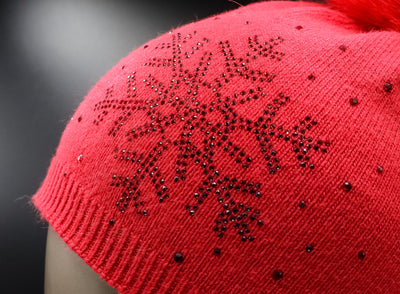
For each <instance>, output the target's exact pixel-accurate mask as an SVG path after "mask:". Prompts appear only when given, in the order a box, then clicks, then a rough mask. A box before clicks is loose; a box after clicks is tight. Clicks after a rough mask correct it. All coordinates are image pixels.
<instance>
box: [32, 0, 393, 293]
mask: <svg viewBox="0 0 400 294" xmlns="http://www.w3.org/2000/svg"><path fill="white" fill-rule="evenodd" d="M350 2H354V1H349V3H350ZM393 3H394V4H393V5H399V2H398V1H393ZM396 3H397V4H396ZM393 7H394V6H393ZM344 11H345V10H344ZM376 13H378V12H376ZM378 18H379V17H378ZM383 23H385V22H383ZM391 23H393V22H391ZM380 24H381V23H379V22H378V23H374V24H373V25H371V26H370V27H368V29H369V30H368V31H366V30H364V29H363V28H365V26H360V25H359V21H358V20H357V18H356V17H355V18H354V19H353V18H350V17H349V16H347V15H346V14H345V13H343V12H340V11H339V10H334V9H332V8H330V7H328V6H327V5H322V4H315V3H306V2H259V3H254V4H251V5H248V6H245V7H241V8H239V9H236V10H234V11H230V12H227V13H223V14H220V15H218V16H213V17H209V18H207V19H205V20H201V21H198V22H195V23H191V24H188V25H185V26H182V27H180V28H177V29H173V30H171V31H170V32H168V33H167V34H164V35H162V36H160V37H158V38H156V39H154V40H151V41H150V42H148V43H147V44H146V45H144V46H142V47H140V48H138V49H136V50H134V51H133V52H132V53H130V54H129V55H128V56H127V57H125V58H123V59H122V60H121V61H120V62H119V63H118V64H117V65H116V66H115V67H114V68H112V69H111V70H110V71H109V72H108V73H107V74H106V75H105V76H104V77H103V78H102V79H101V80H100V81H99V82H98V83H97V84H96V85H95V86H94V87H93V88H92V89H91V91H90V92H89V94H88V95H87V96H86V97H85V99H84V100H83V102H82V103H81V104H80V106H79V107H78V109H77V110H76V113H75V114H74V116H73V118H72V119H71V121H70V122H69V123H68V125H67V127H66V129H65V131H64V133H63V135H62V138H61V141H60V144H59V146H58V149H57V152H56V154H55V156H54V157H53V159H52V161H51V165H50V167H49V169H48V173H47V176H46V178H45V179H44V181H43V183H42V185H41V187H40V189H39V190H38V191H37V193H36V194H35V195H34V196H33V198H32V201H33V203H34V205H35V206H36V207H37V209H38V210H39V211H40V214H41V216H42V217H43V218H45V219H46V220H47V221H48V222H49V224H50V225H51V226H52V227H53V228H54V229H55V231H57V232H58V234H59V235H60V236H61V237H62V238H63V240H64V241H65V242H66V243H67V244H68V245H69V247H70V248H71V249H72V250H74V251H75V252H76V253H77V254H78V255H79V256H80V257H81V258H82V259H83V260H84V262H85V263H87V264H88V265H89V266H90V267H91V268H93V270H94V271H96V272H97V273H98V274H99V275H100V276H101V278H102V279H104V280H106V281H107V282H108V283H109V284H110V285H111V286H112V287H114V288H116V289H117V290H118V291H119V292H120V293H124V294H128V293H139V292H140V293H399V291H400V290H399V289H400V147H399V146H400V33H399V32H396V31H395V30H393V28H396V27H391V26H380ZM371 28H372V30H371ZM397 29H399V27H397Z"/></svg>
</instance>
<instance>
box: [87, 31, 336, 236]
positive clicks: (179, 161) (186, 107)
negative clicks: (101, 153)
mask: <svg viewBox="0 0 400 294" xmlns="http://www.w3.org/2000/svg"><path fill="white" fill-rule="evenodd" d="M209 42H210V40H209V39H207V38H200V37H197V32H196V31H195V32H193V34H188V35H186V36H182V35H181V34H180V33H174V34H171V42H168V43H160V44H158V45H157V46H156V47H155V49H158V50H162V51H165V50H171V56H169V57H160V58H157V57H153V58H151V59H149V60H147V61H146V62H145V63H144V64H143V66H145V67H151V68H154V69H157V70H154V73H153V74H148V75H147V76H146V78H145V79H144V80H143V81H142V83H143V84H141V85H140V87H145V88H148V90H150V92H151V93H153V95H151V97H148V98H146V99H143V98H140V97H137V93H136V87H137V86H138V85H137V83H138V81H137V79H136V72H132V73H131V74H130V75H129V76H128V77H127V82H126V87H127V92H126V99H125V100H124V99H117V98H114V94H113V86H111V87H110V88H108V89H107V91H106V95H105V99H104V100H102V101H100V102H99V103H97V104H96V105H95V107H94V111H96V112H97V113H98V116H97V119H96V120H94V121H93V123H94V124H96V125H99V124H100V123H102V121H103V118H104V117H105V116H107V114H108V112H109V111H118V113H120V116H119V118H118V120H117V121H115V122H114V125H113V126H112V127H111V128H110V129H109V130H108V135H109V136H113V137H115V136H125V137H126V142H127V144H128V146H129V142H131V143H132V144H131V146H132V147H133V142H134V141H135V140H137V139H140V138H142V137H144V138H145V137H146V136H160V138H161V139H160V140H159V142H158V143H157V144H156V145H155V146H152V147H151V148H150V149H148V150H149V151H148V152H145V153H140V152H137V151H135V150H134V149H132V150H128V149H121V148H120V147H118V146H116V147H115V149H114V155H113V156H114V158H115V160H118V161H120V162H121V164H122V162H126V163H127V164H131V165H132V171H133V172H134V175H119V176H117V175H112V181H111V186H114V187H116V188H118V189H121V188H123V189H122V190H123V191H122V192H121V193H122V194H121V197H120V199H119V200H118V201H117V202H116V206H117V207H118V209H119V211H120V212H121V213H124V212H125V210H126V209H128V206H135V208H136V209H137V212H138V214H140V215H148V214H149V212H148V210H147V209H146V207H145V206H146V205H145V203H144V202H145V199H144V200H143V199H142V198H143V194H144V193H143V191H141V189H140V184H141V181H142V180H143V179H145V177H150V178H151V182H152V184H153V185H154V188H155V190H156V191H157V192H156V193H157V197H158V198H159V202H160V203H162V202H164V201H167V199H168V198H169V197H170V195H169V192H168V191H169V189H168V187H169V185H174V184H176V183H177V182H182V181H183V182H184V181H185V180H186V167H187V166H188V165H190V166H196V167H197V168H199V169H201V170H202V173H203V178H202V179H201V180H199V185H198V186H197V187H194V189H195V191H194V192H193V203H191V204H187V206H186V209H187V211H188V215H189V216H190V215H191V216H193V215H195V212H196V210H198V209H199V208H200V206H201V205H202V204H203V203H204V201H209V199H210V198H211V199H212V200H214V201H218V203H219V204H220V210H219V211H217V212H216V219H215V226H214V228H213V230H214V231H215V233H216V235H217V236H218V237H223V235H224V233H225V232H226V231H227V230H228V227H229V226H233V227H234V229H235V230H236V231H237V233H238V235H239V236H240V239H241V240H242V241H246V240H249V241H253V240H254V239H255V236H253V235H252V234H251V228H252V226H253V225H254V224H257V225H262V224H263V221H262V219H261V218H260V210H259V209H258V208H255V207H251V206H250V205H248V204H246V203H243V202H240V201H237V200H236V199H237V196H238V194H242V195H244V194H250V195H253V196H254V197H256V198H260V197H262V193H261V185H262V184H261V183H254V182H252V181H251V180H249V179H246V178H244V177H239V176H235V177H232V176H228V175H227V174H226V172H225V171H224V170H223V169H220V170H218V169H217V168H216V166H215V163H214V158H215V157H216V154H220V155H221V154H226V155H225V157H226V158H228V159H229V160H233V162H234V163H235V164H236V165H237V167H238V169H248V168H250V167H251V166H252V165H253V164H254V153H255V152H258V153H259V154H262V156H263V158H264V160H265V167H266V169H267V170H268V171H269V174H270V175H271V176H274V175H275V174H277V173H278V172H280V171H281V170H282V167H281V164H280V158H279V153H278V151H277V150H276V149H275V148H274V146H276V145H277V143H278V142H279V141H282V143H280V144H286V145H287V147H288V148H291V149H292V151H293V156H294V157H295V158H296V159H297V160H298V161H299V166H300V168H307V167H308V168H310V169H314V168H315V166H314V163H312V158H313V156H315V155H316V154H318V153H326V152H327V147H328V146H329V142H326V141H322V140H315V139H314V138H313V137H312V136H310V135H308V133H309V132H311V131H312V129H313V128H315V127H316V125H317V122H316V121H315V120H313V119H311V117H310V116H307V117H305V118H304V120H301V121H300V122H299V124H298V125H295V126H293V127H283V126H277V125H276V122H275V118H276V116H277V115H278V114H279V113H280V112H281V111H282V109H284V107H285V106H286V105H287V104H288V103H290V98H289V97H288V96H286V95H284V94H283V93H281V94H279V95H278V96H277V97H276V98H273V99H271V98H270V97H269V96H268V95H267V93H268V86H269V84H270V83H273V80H274V78H275V77H276V74H274V73H272V72H266V71H263V70H260V69H258V68H254V67H253V66H252V62H253V61H254V60H256V59H259V58H263V59H265V60H268V61H269V62H280V61H281V59H282V58H284V56H285V53H284V52H281V51H279V47H280V45H281V43H283V42H284V40H283V39H282V38H280V37H277V38H275V39H270V40H267V41H262V40H260V39H259V37H258V36H257V35H256V36H252V37H249V38H248V39H247V48H248V51H247V52H235V50H234V46H233V45H232V44H231V42H230V41H229V40H224V41H220V42H219V43H218V44H219V51H218V52H211V51H207V44H208V43H209ZM189 44H190V45H189ZM187 47H190V49H189V50H187V51H186V50H185V49H184V48H187ZM200 49H201V50H200ZM193 58H197V59H198V60H199V62H198V63H197V64H198V66H197V67H193V66H189V67H186V61H188V60H192V59H193ZM221 58H222V59H223V61H224V71H223V72H221V73H220V74H219V76H218V78H215V79H213V80H210V79H209V78H208V76H207V73H208V69H209V68H211V67H212V66H213V62H214V63H215V62H216V61H219V62H220V60H221ZM159 68H163V69H159ZM168 72H170V76H171V79H170V80H169V81H168V82H167V83H166V82H165V81H167V79H165V78H160V77H158V74H159V73H162V74H163V75H165V74H167V73H168ZM235 79H240V80H247V81H246V86H247V87H246V89H237V91H236V92H235V93H233V94H232V95H229V96H227V95H224V93H225V92H226V91H224V89H226V87H230V88H232V87H234V86H233V85H232V80H235ZM230 92H232V89H231V90H230ZM205 95H207V96H211V97H214V98H213V99H212V101H211V102H209V103H207V104H204V103H202V102H201V99H198V97H202V96H205ZM258 99H263V100H265V99H271V101H270V103H269V104H267V107H266V109H263V110H261V114H260V116H259V117H258V118H257V119H248V118H245V117H242V116H240V115H239V114H238V113H237V112H235V105H238V104H241V105H243V104H246V103H249V102H251V101H253V100H258ZM133 111H135V112H144V113H145V115H147V117H148V119H149V120H148V122H146V123H145V124H143V125H141V126H139V127H136V128H134V129H131V130H128V129H127V127H126V121H129V117H130V116H131V115H132V112H133ZM209 115H212V117H221V118H222V119H210V118H209V117H208V116H209ZM169 128H175V129H179V130H180V138H179V139H176V140H171V139H170V138H167V137H166V136H165V132H166V130H168V129H169ZM197 132H198V133H200V135H199V136H194V138H196V140H198V138H202V141H201V142H195V141H193V140H192V136H193V134H194V133H197ZM241 136H247V137H246V138H249V141H250V142H254V143H256V144H255V145H254V146H253V147H252V150H246V146H244V147H241V146H238V145H236V144H235V143H234V141H235V140H234V139H233V138H235V137H241ZM169 148H176V149H177V150H178V151H179V152H178V155H177V158H176V163H175V165H176V173H175V177H174V179H173V181H174V183H167V182H166V180H165V179H164V178H163V171H161V170H159V168H158V166H157V160H159V159H160V158H162V156H163V154H164V153H165V152H166V151H167V150H168V149H169ZM247 149H248V148H247ZM218 158H220V157H218ZM245 198H246V197H245ZM246 199H248V197H247V198H246Z"/></svg>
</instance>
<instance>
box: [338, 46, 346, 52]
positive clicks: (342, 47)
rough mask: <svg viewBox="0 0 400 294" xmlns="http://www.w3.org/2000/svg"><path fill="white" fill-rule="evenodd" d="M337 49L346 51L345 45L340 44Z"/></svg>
mask: <svg viewBox="0 0 400 294" xmlns="http://www.w3.org/2000/svg"><path fill="white" fill-rule="evenodd" d="M339 49H340V50H342V51H343V52H344V51H346V49H347V48H346V46H344V45H341V46H340V47H339Z"/></svg>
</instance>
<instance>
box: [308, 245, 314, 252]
mask: <svg viewBox="0 0 400 294" xmlns="http://www.w3.org/2000/svg"><path fill="white" fill-rule="evenodd" d="M313 249H314V246H312V245H307V247H306V252H311V251H313Z"/></svg>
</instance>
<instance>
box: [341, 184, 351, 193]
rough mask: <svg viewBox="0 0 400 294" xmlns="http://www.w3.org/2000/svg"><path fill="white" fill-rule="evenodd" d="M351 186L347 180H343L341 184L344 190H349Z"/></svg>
mask: <svg viewBox="0 0 400 294" xmlns="http://www.w3.org/2000/svg"><path fill="white" fill-rule="evenodd" d="M352 187H353V186H352V185H351V184H350V183H349V182H345V183H344V184H343V188H344V189H345V191H347V192H348V191H350V190H351V188H352Z"/></svg>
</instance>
